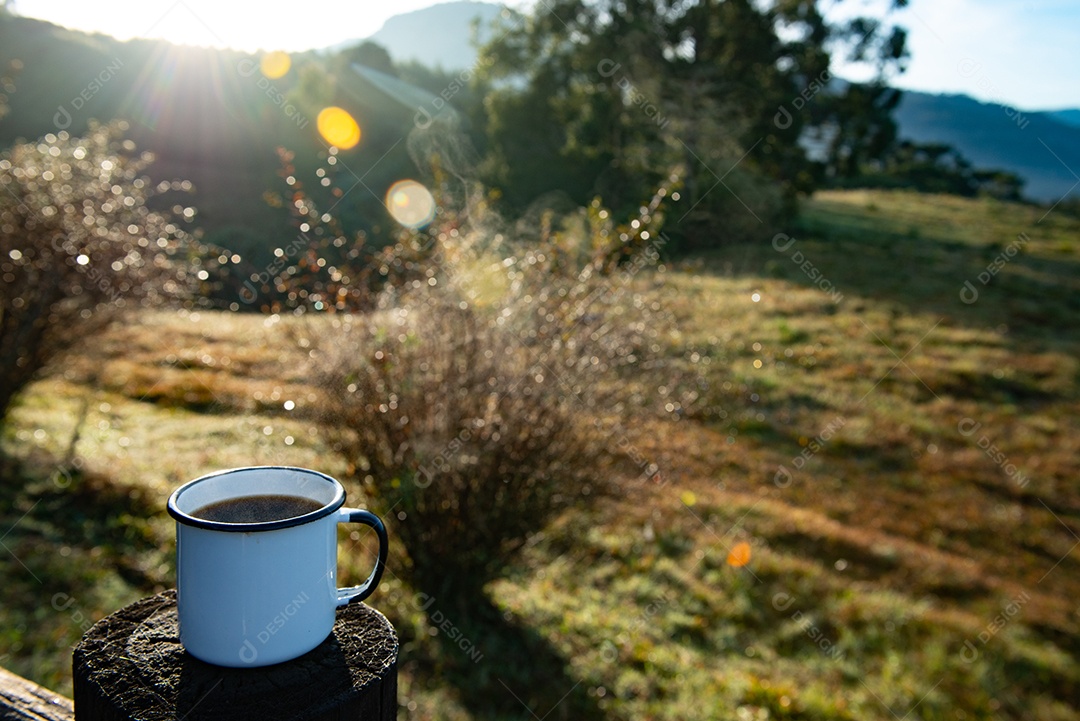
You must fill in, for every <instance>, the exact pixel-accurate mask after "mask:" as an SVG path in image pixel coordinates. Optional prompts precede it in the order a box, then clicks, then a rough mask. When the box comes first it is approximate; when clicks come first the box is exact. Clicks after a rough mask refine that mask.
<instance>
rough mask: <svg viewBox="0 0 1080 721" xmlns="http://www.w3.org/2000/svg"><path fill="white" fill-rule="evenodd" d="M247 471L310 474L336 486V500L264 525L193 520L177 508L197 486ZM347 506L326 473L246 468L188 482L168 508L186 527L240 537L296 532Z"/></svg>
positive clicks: (340, 489)
mask: <svg viewBox="0 0 1080 721" xmlns="http://www.w3.org/2000/svg"><path fill="white" fill-rule="evenodd" d="M243 471H295V472H298V473H306V474H308V475H312V476H316V477H318V478H321V479H323V480H325V481H329V482H330V483H331V484H333V486H334V497H333V499H331V500H330V502H329V503H327V504H325V505H323V506H322V507H321V508H319V509H318V510H317V511H312V512H311V513H305V514H304V515H302V516H293V517H292V518H283V519H281V520H280V521H263V522H261V523H224V522H222V521H208V520H206V519H205V518H199V517H197V516H193V515H191V514H190V513H185V512H184V511H181V510H180V508H179V506H177V501H178V500H179V499H180V496H181V495H182V494H183V493H184V491H186V490H188V489H189V488H191V487H193V486H194V485H195V484H197V483H201V482H203V481H206V480H209V479H211V478H216V477H217V476H224V475H225V474H227V473H240V472H243ZM344 505H345V489H344V488H343V487H342V485H341V483H340V482H338V480H337V479H335V478H331V477H330V476H328V475H326V474H325V473H319V472H318V471H313V470H311V469H310V468H297V467H295V466H246V467H244V468H229V469H227V470H224V471H217V472H215V473H208V474H207V475H205V476H199V477H198V478H196V479H195V480H194V481H188V482H187V483H185V484H184V485H182V486H180V487H179V488H177V489H176V490H175V491H173V492H172V495H171V496H169V503H168V505H167V507H168V510H169V515H170V516H172V517H173V518H175V519H176V520H177V521H178V522H179V523H183V524H184V525H185V526H194V527H195V528H205V529H208V530H211V531H233V532H236V533H251V532H252V531H277V530H280V529H282V528H292V527H293V526H302V525H303V524H305V523H309V522H311V521H315V520H318V519H320V518H323V517H325V516H329V515H330V514H331V513H334V512H336V511H337V510H338V509H339V508H341V507H342V506H344Z"/></svg>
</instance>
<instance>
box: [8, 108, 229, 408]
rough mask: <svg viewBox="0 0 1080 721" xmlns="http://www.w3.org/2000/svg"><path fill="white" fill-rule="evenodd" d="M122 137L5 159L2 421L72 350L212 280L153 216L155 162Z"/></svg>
mask: <svg viewBox="0 0 1080 721" xmlns="http://www.w3.org/2000/svg"><path fill="white" fill-rule="evenodd" d="M124 129H126V125H124V124H120V123H117V124H113V125H110V126H94V127H92V128H91V131H90V133H89V134H88V135H87V136H86V137H85V138H72V137H70V136H68V134H67V133H64V132H61V133H59V134H57V135H52V134H50V135H46V136H45V138H44V139H42V140H41V141H40V142H38V143H28V144H25V145H17V146H15V147H13V148H12V149H10V150H8V151H6V152H4V153H3V154H0V186H2V192H0V279H2V280H3V283H0V422H2V421H3V418H4V416H5V415H6V412H7V410H8V407H9V406H10V405H11V402H12V400H13V399H14V397H15V396H16V394H18V392H19V391H21V390H22V389H23V388H24V387H25V386H26V385H27V384H28V383H30V382H31V381H32V380H34V379H35V378H36V377H38V376H39V375H40V373H41V372H42V371H43V370H45V369H47V368H48V367H49V366H50V365H51V364H52V363H54V362H55V361H57V360H58V359H59V358H61V357H62V355H63V354H64V352H65V351H67V350H69V349H70V348H71V347H72V346H74V345H75V344H76V343H77V342H79V341H80V340H83V339H86V338H92V337H94V336H95V335H96V334H97V333H99V332H100V331H101V330H103V329H104V328H106V327H108V326H109V325H111V324H112V323H114V322H116V321H117V320H119V319H121V318H123V317H124V316H125V314H127V313H128V312H130V311H133V310H135V309H136V308H138V307H140V306H143V305H152V304H157V303H162V302H165V301H168V300H176V299H183V298H188V297H190V296H191V294H192V291H193V290H194V289H195V288H196V287H197V285H198V283H199V282H200V281H201V280H204V279H206V278H208V277H209V273H208V271H209V265H210V264H209V263H204V262H203V261H202V260H201V259H200V254H199V247H198V245H197V244H196V243H195V241H194V240H193V239H192V238H190V237H189V236H188V234H187V233H185V232H184V231H183V230H182V229H181V228H180V227H179V226H178V225H176V224H174V223H173V222H171V221H170V220H169V218H168V217H166V216H165V215H163V214H161V213H158V212H154V211H151V210H150V209H149V208H148V207H147V202H148V200H149V199H150V197H151V196H153V195H155V194H156V190H155V189H154V188H152V187H151V186H150V184H149V183H148V181H147V180H146V179H145V178H142V177H140V175H139V174H140V173H141V172H142V170H143V169H144V168H145V167H146V165H147V164H148V162H149V158H148V157H147V156H142V157H139V156H136V155H134V154H133V151H134V149H135V146H134V144H133V143H132V142H131V141H122V140H121V139H120V134H121V132H122V131H123V130H124ZM164 186H165V187H169V184H168V183H166V184H164ZM162 189H163V188H162Z"/></svg>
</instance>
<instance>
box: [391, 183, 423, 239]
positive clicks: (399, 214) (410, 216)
mask: <svg viewBox="0 0 1080 721" xmlns="http://www.w3.org/2000/svg"><path fill="white" fill-rule="evenodd" d="M386 209H387V210H389V211H390V215H392V216H394V220H396V221H397V222H399V223H401V224H402V225H404V226H405V227H407V228H422V227H424V226H425V225H427V224H428V223H430V222H431V220H432V218H434V217H435V197H434V196H433V195H432V194H431V191H430V190H428V189H427V188H425V187H424V186H423V185H422V184H420V183H418V182H416V181H415V180H399V181H398V182H396V183H394V184H393V185H391V186H390V190H388V191H386Z"/></svg>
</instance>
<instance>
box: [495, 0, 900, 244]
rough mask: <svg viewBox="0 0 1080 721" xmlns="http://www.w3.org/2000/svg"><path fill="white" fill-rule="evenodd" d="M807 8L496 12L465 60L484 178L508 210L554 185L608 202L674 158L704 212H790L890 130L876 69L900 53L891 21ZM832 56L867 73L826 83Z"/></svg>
mask: <svg viewBox="0 0 1080 721" xmlns="http://www.w3.org/2000/svg"><path fill="white" fill-rule="evenodd" d="M819 5H820V4H819V3H816V2H811V1H808V0H785V1H780V2H775V3H769V4H764V3H755V2H752V1H751V0H696V1H694V2H685V1H674V0H630V1H626V0H620V1H618V2H616V1H615V0H601V1H599V2H584V1H583V0H552V1H551V2H545V3H541V4H539V5H537V6H536V8H535V9H534V11H533V13H532V14H531V15H527V16H517V17H515V18H512V19H511V20H510V21H508V23H507V26H506V27H504V28H502V30H501V31H500V32H497V33H496V34H495V39H494V40H493V41H492V42H490V43H489V44H488V45H487V46H486V47H485V48H484V49H483V51H482V57H481V61H480V63H479V67H480V68H482V69H484V75H483V79H484V80H485V81H486V82H489V83H491V84H492V86H493V87H494V88H495V90H493V91H492V92H491V93H489V95H488V97H487V98H486V100H485V107H486V110H487V123H488V127H487V131H488V138H489V143H490V153H489V158H488V165H487V168H486V170H487V173H488V178H489V180H490V181H491V182H492V183H493V184H495V185H496V186H497V187H499V188H501V189H505V192H506V195H507V200H508V202H509V203H510V204H511V205H512V206H515V207H518V208H520V207H524V206H526V205H528V203H530V202H531V201H532V200H533V199H534V198H536V197H537V196H540V195H542V194H544V193H545V192H550V191H555V190H559V191H563V192H565V193H567V194H568V195H569V196H570V197H571V198H572V199H573V200H575V201H577V202H579V203H582V204H583V203H584V202H586V201H587V198H588V197H590V196H591V195H592V194H594V193H599V194H601V195H602V196H603V197H604V199H605V201H606V202H607V203H609V204H611V205H613V206H614V207H615V208H616V209H621V208H623V207H632V204H634V203H636V202H637V199H638V198H641V197H644V196H645V195H646V194H647V188H650V187H654V186H655V185H656V184H657V182H658V180H659V179H660V178H662V177H664V176H665V175H667V174H668V173H670V172H671V171H672V169H678V170H679V172H680V173H681V174H683V175H684V178H685V196H686V197H685V204H684V207H688V208H694V209H695V212H697V213H698V214H699V215H702V216H703V218H704V220H705V222H712V223H714V222H715V221H716V220H717V219H725V218H727V219H729V218H730V217H731V216H732V215H734V214H744V213H745V214H748V215H747V217H752V219H753V221H756V224H760V223H761V222H763V216H766V215H777V214H780V213H782V212H783V211H784V210H785V209H788V210H790V207H791V206H790V201H791V199H792V198H793V197H794V196H795V195H796V194H797V193H799V192H806V191H809V190H811V189H813V188H814V187H815V185H816V184H817V183H818V182H820V181H821V179H822V178H823V177H825V176H826V175H834V176H835V175H849V174H852V173H855V172H857V171H858V169H859V168H860V167H861V165H862V164H863V163H864V162H865V161H866V160H867V159H870V158H874V157H879V156H880V155H881V154H882V153H883V152H884V150H885V149H886V148H887V147H889V145H890V143H891V142H892V141H893V139H894V136H895V126H894V124H893V122H892V120H891V111H892V108H893V107H894V106H895V103H896V102H897V100H898V97H899V95H898V93H896V92H895V91H892V90H889V89H888V88H887V87H886V86H885V80H886V79H887V78H888V76H889V74H890V73H892V72H894V71H896V70H898V69H901V68H902V66H903V62H904V60H905V58H906V50H905V34H904V32H903V30H902V29H900V28H896V27H893V26H891V25H889V24H888V23H885V22H883V21H880V20H872V19H867V18H854V19H849V20H847V21H845V22H843V23H831V22H829V21H827V20H826V18H825V17H824V15H823V13H822V10H821V8H820V7H819ZM892 5H894V6H900V5H903V2H902V1H898V2H894V3H892ZM840 55H843V56H845V57H846V58H848V59H850V60H853V61H855V62H862V63H866V64H868V65H870V66H871V67H872V68H873V72H874V78H875V79H874V81H872V82H871V83H868V84H864V85H856V84H839V83H834V82H831V77H830V75H829V67H830V63H831V62H832V61H833V60H834V59H836V58H837V57H839V56H840ZM811 136H816V137H817V138H818V143H817V145H816V153H814V152H809V151H808V143H807V142H806V140H807V138H808V137H811ZM721 185H722V186H726V187H720V186H721ZM739 188H741V189H742V190H743V191H744V192H745V193H746V195H747V197H746V198H745V199H744V198H743V197H742V196H743V193H740V192H738V189H739ZM740 206H742V207H740Z"/></svg>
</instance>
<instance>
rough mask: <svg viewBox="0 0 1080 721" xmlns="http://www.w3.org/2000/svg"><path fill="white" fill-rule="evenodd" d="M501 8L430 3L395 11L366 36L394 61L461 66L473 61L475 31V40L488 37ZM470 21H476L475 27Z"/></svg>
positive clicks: (467, 66) (471, 4)
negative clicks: (369, 35)
mask: <svg viewBox="0 0 1080 721" xmlns="http://www.w3.org/2000/svg"><path fill="white" fill-rule="evenodd" d="M502 11H503V6H502V5H497V4H494V3H486V2H448V3H442V4H440V5H432V6H431V7H427V8H423V9H422V10H415V11H413V12H409V13H403V14H401V15H395V16H394V17H392V18H390V19H389V20H387V21H386V23H385V24H384V25H383V26H382V28H380V29H379V31H378V32H376V33H375V34H374V35H372V36H371V37H370V38H368V40H373V41H374V42H377V43H378V44H379V45H382V46H383V47H384V48H386V49H387V51H389V53H390V57H392V58H393V59H394V62H404V61H409V60H415V61H417V62H420V63H423V64H424V65H427V66H429V67H432V68H434V67H438V66H442V68H443V69H444V70H465V69H466V68H470V67H472V66H473V65H474V64H475V63H476V47H475V45H474V42H475V40H476V39H477V37H476V35H477V31H478V32H479V35H478V39H479V40H481V41H483V40H486V39H488V38H490V36H491V30H490V28H491V23H492V21H493V20H495V18H497V17H498V16H499V15H500V13H502ZM474 23H478V24H477V25H476V30H475V31H474V29H473V25H474ZM357 42H359V41H358V40H357V41H353V42H351V43H342V44H340V45H338V46H335V47H337V48H340V47H341V45H355V44H356V43H357Z"/></svg>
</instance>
